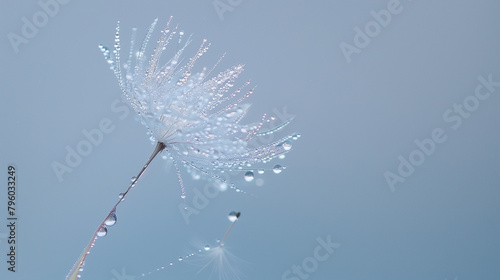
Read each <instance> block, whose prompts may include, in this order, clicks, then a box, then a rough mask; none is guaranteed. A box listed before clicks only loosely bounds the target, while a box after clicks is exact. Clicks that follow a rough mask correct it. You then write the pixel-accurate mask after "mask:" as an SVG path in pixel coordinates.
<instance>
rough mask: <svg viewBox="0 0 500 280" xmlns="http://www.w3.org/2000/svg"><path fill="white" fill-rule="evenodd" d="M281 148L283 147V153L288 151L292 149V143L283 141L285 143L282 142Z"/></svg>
mask: <svg viewBox="0 0 500 280" xmlns="http://www.w3.org/2000/svg"><path fill="white" fill-rule="evenodd" d="M281 146H283V149H284V150H285V151H289V150H290V149H291V148H292V142H290V141H285V142H283V144H281Z"/></svg>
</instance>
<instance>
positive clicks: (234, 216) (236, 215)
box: [227, 211, 240, 223]
mask: <svg viewBox="0 0 500 280" xmlns="http://www.w3.org/2000/svg"><path fill="white" fill-rule="evenodd" d="M239 217H240V212H238V213H236V212H235V211H231V213H229V215H227V218H228V219H229V221H230V222H231V223H234V222H236V220H238V218H239Z"/></svg>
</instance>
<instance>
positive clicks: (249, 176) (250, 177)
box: [245, 171, 254, 182]
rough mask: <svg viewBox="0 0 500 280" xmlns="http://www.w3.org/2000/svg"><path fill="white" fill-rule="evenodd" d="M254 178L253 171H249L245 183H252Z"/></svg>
mask: <svg viewBox="0 0 500 280" xmlns="http://www.w3.org/2000/svg"><path fill="white" fill-rule="evenodd" d="M253 178H254V176H253V172H252V171H248V172H247V173H245V181H247V182H251V181H252V180H253Z"/></svg>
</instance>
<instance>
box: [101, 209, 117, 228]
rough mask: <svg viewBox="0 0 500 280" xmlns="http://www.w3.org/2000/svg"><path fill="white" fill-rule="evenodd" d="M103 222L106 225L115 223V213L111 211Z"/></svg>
mask: <svg viewBox="0 0 500 280" xmlns="http://www.w3.org/2000/svg"><path fill="white" fill-rule="evenodd" d="M104 224H105V225H106V226H108V227H110V226H112V225H114V224H116V213H115V212H113V213H111V214H110V215H109V216H108V217H107V218H106V221H104Z"/></svg>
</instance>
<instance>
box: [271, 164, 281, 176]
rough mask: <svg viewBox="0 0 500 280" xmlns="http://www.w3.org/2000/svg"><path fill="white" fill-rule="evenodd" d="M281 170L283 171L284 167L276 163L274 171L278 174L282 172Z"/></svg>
mask: <svg viewBox="0 0 500 280" xmlns="http://www.w3.org/2000/svg"><path fill="white" fill-rule="evenodd" d="M281 171H283V167H282V166H281V165H279V164H276V165H275V166H274V167H273V172H274V173H276V174H280V173H281Z"/></svg>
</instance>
